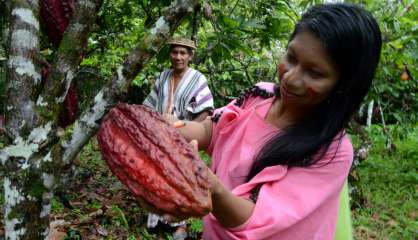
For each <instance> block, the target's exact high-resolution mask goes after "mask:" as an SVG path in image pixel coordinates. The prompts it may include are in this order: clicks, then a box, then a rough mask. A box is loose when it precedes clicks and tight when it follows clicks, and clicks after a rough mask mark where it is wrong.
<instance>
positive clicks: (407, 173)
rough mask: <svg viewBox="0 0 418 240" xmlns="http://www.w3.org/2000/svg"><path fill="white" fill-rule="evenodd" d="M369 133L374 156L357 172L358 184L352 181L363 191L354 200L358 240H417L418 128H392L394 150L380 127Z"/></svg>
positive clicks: (375, 126) (370, 129) (371, 152)
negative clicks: (390, 149)
mask: <svg viewBox="0 0 418 240" xmlns="http://www.w3.org/2000/svg"><path fill="white" fill-rule="evenodd" d="M367 132H368V136H369V137H370V139H371V141H372V142H373V146H372V148H371V150H370V155H369V157H368V158H367V159H366V160H365V161H363V162H362V163H361V164H360V165H359V166H358V167H357V168H356V169H355V171H356V172H357V176H358V179H357V181H356V182H355V183H353V182H350V184H354V187H356V188H358V189H359V191H360V197H357V198H353V199H352V200H353V201H352V206H354V207H355V208H354V209H353V211H352V212H353V224H354V229H355V235H356V236H357V239H414V236H416V229H417V227H418V225H417V222H416V217H417V213H418V209H417V205H416V197H417V196H416V186H417V184H418V175H417V172H418V168H417V166H418V126H417V125H414V126H411V127H399V126H398V125H392V126H390V127H389V134H390V135H391V137H392V138H393V139H394V145H395V148H394V150H392V151H389V150H387V148H386V139H387V137H388V136H387V134H385V133H384V131H383V130H382V128H381V127H380V126H377V125H372V127H371V128H368V129H367ZM355 142H356V145H358V144H360V142H359V141H355ZM414 219H415V220H414Z"/></svg>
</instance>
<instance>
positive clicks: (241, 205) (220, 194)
mask: <svg viewBox="0 0 418 240" xmlns="http://www.w3.org/2000/svg"><path fill="white" fill-rule="evenodd" d="M209 179H210V182H211V185H212V186H211V194H212V207H213V209H212V214H213V215H214V216H215V217H216V219H217V220H218V221H219V223H221V224H222V225H223V226H224V227H228V228H232V227H237V226H239V225H241V224H243V223H245V222H246V221H247V220H248V219H249V218H250V216H251V214H252V212H253V210H254V207H255V204H254V203H253V202H251V201H250V200H249V199H244V198H242V197H237V196H235V195H234V194H232V192H231V191H229V190H228V189H227V188H226V187H225V186H224V185H223V184H222V182H221V181H220V180H219V178H218V177H217V176H216V175H215V174H213V173H212V171H210V170H209Z"/></svg>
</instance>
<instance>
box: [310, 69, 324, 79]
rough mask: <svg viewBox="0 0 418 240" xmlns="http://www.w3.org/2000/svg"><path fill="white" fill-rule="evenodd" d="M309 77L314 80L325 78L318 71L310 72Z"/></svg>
mask: <svg viewBox="0 0 418 240" xmlns="http://www.w3.org/2000/svg"><path fill="white" fill-rule="evenodd" d="M309 75H310V76H311V77H312V78H321V77H323V75H322V73H321V72H319V71H317V70H309Z"/></svg>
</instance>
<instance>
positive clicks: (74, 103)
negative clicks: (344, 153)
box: [41, 66, 79, 128]
mask: <svg viewBox="0 0 418 240" xmlns="http://www.w3.org/2000/svg"><path fill="white" fill-rule="evenodd" d="M48 74H49V67H48V66H43V67H42V70H41V76H42V82H43V83H45V81H46V78H47V77H48ZM78 114H79V101H78V92H77V88H76V86H75V84H74V83H73V84H71V85H70V87H69V88H68V91H67V95H66V96H65V100H64V103H63V108H62V110H61V112H60V113H59V115H58V126H60V127H62V128H65V127H66V126H68V125H70V124H72V123H74V122H75V120H76V119H77V117H78Z"/></svg>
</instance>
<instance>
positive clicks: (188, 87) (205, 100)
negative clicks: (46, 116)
mask: <svg viewBox="0 0 418 240" xmlns="http://www.w3.org/2000/svg"><path fill="white" fill-rule="evenodd" d="M172 72H173V70H171V69H166V70H164V71H163V72H162V73H161V74H160V77H159V78H158V79H157V81H156V82H155V84H154V87H153V89H152V90H151V92H150V94H149V95H148V96H147V98H146V99H145V100H144V102H143V104H144V105H145V106H148V107H151V108H153V109H155V110H157V111H158V112H159V113H164V111H165V109H167V104H168V98H169V94H170V77H171V74H172ZM172 109H173V111H172V112H171V114H173V115H175V116H176V117H177V118H178V119H187V120H192V119H193V118H195V117H196V116H197V115H198V114H200V113H202V112H203V111H211V110H213V96H212V93H211V91H210V89H209V87H208V83H207V81H206V77H205V76H204V75H203V74H202V73H200V72H199V71H197V70H195V69H192V68H188V69H187V71H186V73H185V74H184V75H183V78H182V79H181V80H180V82H179V84H178V86H177V88H176V90H175V92H174V95H173V108H172Z"/></svg>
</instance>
